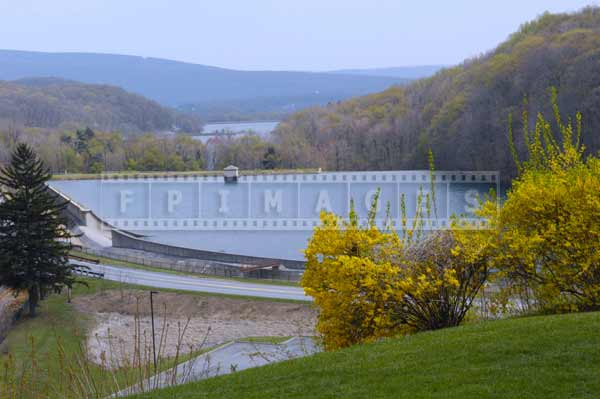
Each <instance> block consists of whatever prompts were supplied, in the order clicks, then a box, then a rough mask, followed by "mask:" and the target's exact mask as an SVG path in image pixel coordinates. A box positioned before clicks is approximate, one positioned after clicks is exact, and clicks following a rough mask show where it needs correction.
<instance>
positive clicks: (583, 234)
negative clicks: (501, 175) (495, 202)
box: [484, 92, 600, 311]
mask: <svg viewBox="0 0 600 399" xmlns="http://www.w3.org/2000/svg"><path fill="white" fill-rule="evenodd" d="M552 100H553V105H554V112H555V125H556V126H557V127H558V129H559V134H557V135H555V134H554V132H553V131H552V125H551V123H550V122H548V121H546V120H545V119H544V118H543V117H542V116H541V115H538V118H537V121H536V124H535V129H534V131H532V132H528V131H527V130H525V131H524V139H525V143H526V144H527V148H528V153H529V157H528V159H527V161H526V162H524V163H520V162H519V161H518V159H517V164H518V165H519V169H520V175H519V177H518V178H517V179H516V180H515V181H514V182H513V185H512V188H511V190H510V191H509V192H508V193H507V198H506V201H505V202H504V204H503V206H502V207H501V208H500V211H499V212H497V213H496V212H495V211H494V212H491V211H490V210H489V209H488V210H487V211H484V213H487V214H486V216H487V217H488V218H489V219H490V221H491V223H492V224H493V225H494V226H495V229H494V230H492V231H491V233H492V234H491V235H490V237H489V244H490V247H492V248H493V249H494V251H495V257H494V263H495V267H496V268H497V269H498V271H499V276H500V277H501V278H502V279H503V280H504V281H505V282H506V285H507V287H506V289H507V290H510V291H512V293H513V294H514V293H515V292H517V293H521V294H522V298H521V299H522V301H524V302H527V304H529V305H530V306H532V307H533V308H534V309H536V310H538V311H574V310H589V309H599V308H600V248H599V243H600V160H599V159H598V158H596V157H593V156H589V157H585V156H584V147H583V146H582V145H581V144H580V137H581V115H579V114H578V115H577V118H576V122H577V123H576V126H575V127H574V126H573V124H572V123H571V122H570V121H569V122H568V123H567V124H566V125H565V124H563V123H562V121H561V118H560V114H559V112H558V107H557V106H556V92H553V98H552ZM523 118H524V121H525V122H526V121H527V119H528V118H527V114H526V113H524V116H523ZM524 125H525V126H527V124H524ZM556 136H558V137H559V140H560V142H558V140H557V139H555V137H556ZM511 137H512V133H511ZM513 148H514V147H513ZM514 153H515V155H516V151H515V152H514ZM505 297H508V296H505Z"/></svg>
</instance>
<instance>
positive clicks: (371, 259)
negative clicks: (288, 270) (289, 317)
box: [301, 200, 487, 350]
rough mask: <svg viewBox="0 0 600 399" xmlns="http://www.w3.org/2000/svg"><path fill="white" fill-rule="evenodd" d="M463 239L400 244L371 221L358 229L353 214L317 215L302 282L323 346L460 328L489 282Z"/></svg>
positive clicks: (438, 237)
mask: <svg viewBox="0 0 600 399" xmlns="http://www.w3.org/2000/svg"><path fill="white" fill-rule="evenodd" d="M375 201H376V200H375ZM374 206H375V205H374ZM467 234H469V232H457V237H458V236H460V237H461V239H460V240H459V239H456V240H455V238H454V234H453V233H452V232H436V233H432V234H429V235H425V237H423V238H422V239H419V240H412V239H409V238H405V239H403V240H402V239H400V238H399V236H398V234H397V233H396V232H395V231H389V230H386V229H383V230H381V229H379V228H377V227H376V226H375V224H374V223H372V222H369V223H368V225H367V226H361V225H359V224H358V221H357V217H356V215H355V214H354V212H351V214H350V217H349V219H348V220H343V219H341V218H339V217H337V216H336V215H333V214H328V213H323V214H322V215H321V225H320V226H319V227H317V228H315V231H314V234H313V236H312V238H311V240H310V242H309V244H308V247H307V249H306V251H305V256H306V259H307V263H306V270H305V273H304V276H303V278H302V282H301V283H302V286H303V287H304V289H305V291H306V293H307V294H308V295H310V296H312V297H313V298H314V301H315V304H316V305H317V307H318V308H319V318H318V323H317V329H318V331H319V332H320V333H321V335H322V337H323V341H324V346H325V348H326V349H327V350H332V349H337V348H342V347H346V346H350V345H353V344H357V343H362V342H368V341H372V340H375V339H378V338H382V337H388V336H393V335H397V334H402V333H407V332H411V331H418V330H429V329H436V328H442V327H448V326H456V325H458V324H459V323H460V322H461V321H462V320H463V318H464V317H465V314H466V312H467V310H468V309H469V308H470V307H471V304H472V302H473V298H474V296H475V295H476V294H477V291H478V290H479V288H480V287H481V285H482V284H483V282H484V281H485V278H486V276H487V266H486V265H487V263H486V262H484V261H483V260H482V259H483V257H482V256H481V255H479V254H478V253H477V251H474V250H473V246H472V245H471V242H472V241H471V240H468V239H466V235H467ZM413 236H414V235H413V234H405V235H404V237H413ZM465 262H469V263H468V264H466V263H465Z"/></svg>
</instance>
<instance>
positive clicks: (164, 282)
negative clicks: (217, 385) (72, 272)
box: [71, 260, 312, 301]
mask: <svg viewBox="0 0 600 399" xmlns="http://www.w3.org/2000/svg"><path fill="white" fill-rule="evenodd" d="M71 262H72V263H73V264H76V265H84V266H87V267H89V268H90V271H93V272H98V273H104V278H105V279H107V280H112V281H119V282H123V283H129V284H138V285H145V286H148V287H156V288H171V289H178V290H186V291H196V292H207V293H215V294H227V295H240V296H254V297H261V298H274V299H293V300H299V301H310V300H312V298H310V297H308V296H306V295H305V294H304V290H303V289H302V288H300V287H291V286H284V285H270V284H253V283H245V282H240V281H235V280H219V279H211V278H203V277H193V276H185V275H178V274H172V273H161V272H154V271H146V270H140V269H133V268H128V267H122V266H112V265H105V264H101V265H95V264H93V263H87V262H80V261H74V260H72V261H71Z"/></svg>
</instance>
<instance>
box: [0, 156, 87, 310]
mask: <svg viewBox="0 0 600 399" xmlns="http://www.w3.org/2000/svg"><path fill="white" fill-rule="evenodd" d="M49 178H50V173H49V171H48V170H47V169H46V168H45V166H44V164H43V163H42V162H41V161H40V160H39V159H38V158H37V156H36V155H35V153H34V152H33V151H32V150H31V148H29V147H28V146H26V145H24V144H20V145H18V146H17V148H16V150H15V152H14V154H13V156H12V160H11V163H10V165H8V166H6V167H4V168H2V169H0V187H1V197H2V199H3V201H2V202H1V203H0V281H1V282H2V285H5V286H7V287H10V288H12V289H14V290H15V291H16V292H21V291H27V292H28V293H29V306H30V313H31V315H34V314H35V309H36V307H37V305H38V302H39V300H40V299H43V298H45V297H46V295H47V294H48V293H50V292H52V291H60V290H61V289H62V288H63V287H65V286H67V287H71V286H72V285H73V283H74V282H75V281H76V280H75V278H74V277H73V274H72V271H73V266H71V265H69V263H68V254H69V251H70V250H71V244H70V238H71V235H70V233H69V232H68V230H67V229H66V225H67V221H66V219H64V218H63V216H62V212H63V210H64V209H65V207H66V206H67V204H66V203H57V198H56V197H55V196H54V195H52V194H51V193H50V192H49V191H48V189H47V186H46V182H47V181H48V179H49Z"/></svg>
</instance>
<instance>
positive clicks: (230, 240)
mask: <svg viewBox="0 0 600 399" xmlns="http://www.w3.org/2000/svg"><path fill="white" fill-rule="evenodd" d="M50 185H51V187H53V188H54V189H56V190H58V191H60V192H61V193H63V194H65V195H66V196H68V197H70V198H72V199H73V200H74V201H76V202H77V203H79V204H81V205H82V206H84V207H86V208H89V209H90V210H91V211H93V212H94V214H95V215H97V216H98V217H99V218H101V219H102V220H103V221H104V222H105V223H106V224H108V225H110V226H113V227H114V228H116V229H119V230H123V231H125V232H127V234H129V233H132V234H133V237H134V238H136V239H137V240H143V241H145V242H149V243H154V244H163V245H168V246H173V247H178V248H184V249H185V248H187V249H190V250H201V251H209V252H213V253H222V254H234V255H239V256H246V257H260V258H275V259H280V260H289V261H296V262H299V263H300V264H301V262H302V260H303V254H302V250H303V249H304V248H305V247H306V243H307V240H308V239H309V238H310V235H311V232H312V230H313V228H314V227H315V226H317V225H318V224H319V215H320V213H321V212H322V211H327V212H334V213H336V214H338V215H340V216H346V215H348V213H349V211H350V207H351V203H352V202H353V203H354V208H355V211H356V212H357V214H358V215H359V217H360V218H362V219H366V218H367V215H368V211H369V208H370V206H371V203H372V200H373V198H374V196H375V195H376V193H377V192H379V193H380V197H379V207H378V210H377V216H376V221H377V223H378V224H380V225H382V226H383V225H384V224H385V223H386V222H391V226H392V227H396V228H397V227H398V226H400V225H401V222H400V220H401V217H402V212H401V206H402V205H401V204H402V203H403V202H404V204H405V205H406V212H407V216H408V218H409V223H410V218H414V216H415V214H416V211H417V206H418V205H419V197H421V198H425V197H427V196H430V198H432V199H434V200H435V201H434V202H435V203H434V208H435V216H434V215H433V214H432V215H431V218H429V219H427V220H426V221H425V222H426V223H425V228H426V229H439V228H445V227H448V226H449V225H450V220H451V217H452V215H462V216H464V217H467V218H473V211H474V209H475V208H476V207H477V206H478V200H479V198H481V197H482V196H484V195H485V194H487V193H489V191H490V189H494V190H496V192H498V189H499V177H498V174H497V173H496V172H444V171H436V172H433V173H431V172H430V171H418V170H416V171H381V172H315V173H277V172H274V173H269V174H244V173H240V172H239V170H238V169H237V168H236V167H235V166H230V167H228V168H226V169H225V170H224V171H223V174H215V175H203V174H199V175H187V174H185V175H181V176H174V175H165V176H161V175H139V176H134V177H124V176H120V175H115V176H111V175H109V174H107V175H105V176H103V178H101V179H96V180H70V181H67V180H64V181H62V180H61V181H52V182H50ZM433 193H435V195H433ZM423 202H424V200H421V206H423ZM388 210H389V214H388ZM387 216H389V218H390V220H388V219H387ZM472 222H474V223H478V220H477V219H472ZM135 235H138V236H135ZM139 236H141V237H139ZM125 241H127V240H125V239H123V242H125ZM127 242H129V241H127ZM122 245H128V244H123V243H122Z"/></svg>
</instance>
